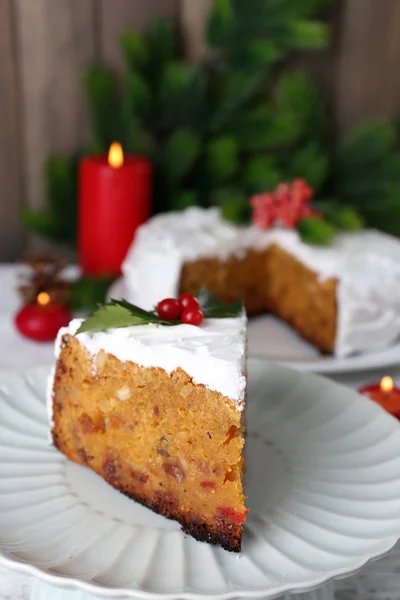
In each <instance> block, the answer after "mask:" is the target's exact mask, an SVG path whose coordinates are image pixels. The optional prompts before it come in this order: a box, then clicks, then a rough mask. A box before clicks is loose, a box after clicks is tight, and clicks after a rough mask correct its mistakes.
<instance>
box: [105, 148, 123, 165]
mask: <svg viewBox="0 0 400 600" xmlns="http://www.w3.org/2000/svg"><path fill="white" fill-rule="evenodd" d="M108 164H109V165H110V167H113V169H118V167H121V166H122V165H123V164H124V153H123V150H122V146H121V144H120V143H119V142H113V143H112V144H111V146H110V149H109V151H108Z"/></svg>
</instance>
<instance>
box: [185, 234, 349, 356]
mask: <svg viewBox="0 0 400 600" xmlns="http://www.w3.org/2000/svg"><path fill="white" fill-rule="evenodd" d="M203 286H204V287H206V288H207V289H208V290H209V291H210V292H211V293H212V294H214V295H215V296H217V297H218V298H220V299H221V300H223V301H224V302H236V301H239V300H243V301H244V304H245V306H246V311H247V314H248V315H256V314H260V313H262V312H265V311H269V312H272V313H273V314H275V315H277V316H278V317H280V318H281V319H283V320H284V321H286V322H287V323H289V324H290V325H292V326H293V327H294V328H295V329H296V330H297V332H298V333H299V334H300V335H301V336H302V337H303V338H305V339H306V340H308V341H309V342H311V343H312V344H314V345H315V346H317V347H318V348H319V349H320V350H321V351H322V352H326V353H331V352H333V350H334V347H335V337H336V323H337V301H336V297H337V289H336V288H337V280H336V279H335V278H332V277H331V278H328V279H320V278H319V276H318V274H316V273H315V272H314V271H312V270H311V269H309V268H307V267H306V266H305V265H304V264H303V263H301V262H300V261H299V260H297V259H296V258H295V257H294V256H292V255H291V254H290V253H289V252H286V251H285V250H284V249H282V248H281V247H280V246H278V245H277V244H271V245H270V246H269V247H268V248H267V249H264V250H248V251H246V252H245V253H244V255H243V256H239V257H238V256H234V255H232V256H230V257H229V258H227V259H226V260H222V259H219V258H200V259H197V260H195V261H193V262H186V263H185V264H184V265H183V268H182V272H181V278H180V284H179V292H180V293H185V292H191V293H195V292H196V291H197V290H198V289H200V288H201V287H203Z"/></svg>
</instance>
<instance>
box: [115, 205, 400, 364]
mask: <svg viewBox="0 0 400 600" xmlns="http://www.w3.org/2000/svg"><path fill="white" fill-rule="evenodd" d="M123 274H124V277H125V283H126V292H127V298H128V300H130V301H132V302H135V303H136V304H138V305H139V306H142V307H144V308H151V307H153V306H154V305H155V304H156V302H157V300H158V299H159V298H160V297H166V296H176V295H177V294H179V293H183V292H195V291H196V290H198V289H199V288H201V287H202V286H206V287H207V288H208V289H209V290H210V291H211V292H212V293H213V294H215V295H216V296H218V297H219V298H220V299H222V300H224V301H227V302H233V301H236V300H244V302H245V305H246V309H247V312H248V314H250V315H251V314H257V313H261V312H263V311H271V312H273V313H274V314H276V315H277V316H279V317H281V318H282V319H283V320H285V321H286V322H288V323H290V324H291V325H292V326H293V327H294V328H295V329H296V330H297V331H298V332H299V333H300V334H301V335H302V336H303V337H304V338H306V339H308V340H309V341H311V342H312V343H313V344H314V345H315V346H317V347H318V348H320V349H321V350H322V351H323V352H327V353H333V354H335V355H336V356H338V357H344V356H348V355H350V354H353V353H356V352H361V351H362V352H366V351H373V350H377V349H381V348H385V347H387V346H390V345H391V344H393V343H394V342H395V340H396V339H398V337H399V335H400V242H399V241H398V240H396V239H395V238H393V237H391V236H389V235H386V234H384V233H381V232H379V231H375V230H364V231H360V232H352V233H342V234H338V235H337V236H336V237H335V238H334V240H333V242H332V244H331V245H330V246H328V247H318V246H311V245H309V244H306V243H304V242H302V240H301V239H300V236H299V234H298V233H297V231H296V230H288V229H279V228H274V229H267V230H260V229H258V228H257V227H255V226H253V225H252V226H246V227H240V226H236V225H234V224H232V223H229V222H227V221H225V220H224V219H223V218H222V216H221V214H220V212H219V211H218V209H214V208H212V209H201V208H190V209H187V210H186V211H183V212H179V213H178V212H171V213H165V214H160V215H157V216H155V217H153V218H152V219H150V221H148V222H147V223H146V224H144V225H143V226H142V227H141V228H140V229H139V231H138V233H137V235H136V238H135V241H134V243H133V244H132V247H131V249H130V251H129V253H128V255H127V257H126V259H125V262H124V264H123Z"/></svg>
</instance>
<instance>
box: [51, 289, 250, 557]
mask: <svg viewBox="0 0 400 600" xmlns="http://www.w3.org/2000/svg"><path fill="white" fill-rule="evenodd" d="M186 302H189V304H190V302H193V299H192V300H191V299H190V297H189V300H188V297H186V300H185V299H184V300H183V304H184V305H185V303H186ZM196 302H197V300H194V309H193V306H192V305H190V306H186V308H185V306H184V307H183V309H182V307H180V306H179V303H178V302H176V301H174V300H172V301H171V300H168V301H165V302H164V304H163V303H160V304H159V306H158V314H156V313H155V312H146V311H143V310H140V309H139V308H137V307H135V306H132V305H130V304H128V303H126V302H116V301H111V303H109V304H108V305H106V306H104V307H102V308H100V309H99V310H98V311H97V312H96V313H95V314H94V315H93V316H92V317H91V318H89V319H88V320H87V321H86V322H82V321H81V320H74V321H72V322H71V323H70V325H69V326H68V327H67V328H64V329H61V330H60V332H59V335H58V340H57V343H56V358H57V361H56V366H55V373H54V376H53V379H52V380H51V382H50V386H49V405H50V411H51V424H52V425H51V426H52V438H53V441H54V444H55V445H56V446H57V447H58V448H59V450H60V451H61V452H62V453H63V454H65V456H67V457H68V458H69V459H70V460H73V461H75V462H77V463H80V464H82V465H86V466H88V467H90V468H91V469H93V470H94V471H96V473H98V474H99V475H100V476H101V477H103V478H104V479H105V480H106V481H107V482H108V483H110V484H111V485H112V486H114V487H115V488H117V489H118V490H120V491H121V492H123V493H124V494H126V495H127V496H130V497H131V498H133V499H134V500H137V501H138V502H140V503H142V504H144V505H145V506H147V507H149V508H151V509H152V510H154V511H155V512H158V513H160V514H162V515H164V516H166V517H168V518H171V519H176V520H177V521H179V523H180V524H181V525H182V529H183V530H184V531H185V532H187V533H189V534H191V535H192V536H193V537H195V538H196V539H198V540H202V541H206V542H210V543H212V544H219V545H221V546H222V547H223V548H225V549H226V550H231V551H240V545H241V536H242V526H243V523H244V521H245V517H246V513H247V510H246V508H245V505H244V494H243V485H242V473H243V466H244V461H243V446H244V416H243V415H244V411H243V409H244V405H245V387H246V378H245V343H246V317H245V313H244V311H243V308H242V307H241V306H238V305H235V306H230V307H224V306H222V305H221V304H218V303H215V302H214V301H213V300H212V299H210V298H208V299H207V300H205V299H204V297H203V301H202V304H203V307H202V309H201V310H198V309H197V308H196ZM168 303H169V305H168ZM171 307H172V308H171ZM203 319H204V320H203ZM191 323H193V324H191Z"/></svg>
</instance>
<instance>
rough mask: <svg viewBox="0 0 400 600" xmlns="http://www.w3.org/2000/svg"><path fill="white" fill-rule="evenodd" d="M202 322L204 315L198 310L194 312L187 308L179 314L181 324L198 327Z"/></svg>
mask: <svg viewBox="0 0 400 600" xmlns="http://www.w3.org/2000/svg"><path fill="white" fill-rule="evenodd" d="M203 320H204V315H203V313H202V311H201V310H200V309H199V308H196V310H193V309H191V308H187V309H185V310H184V311H183V313H182V314H181V321H182V323H186V324H187V325H196V326H197V327H198V326H199V325H201V324H202V322H203Z"/></svg>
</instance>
